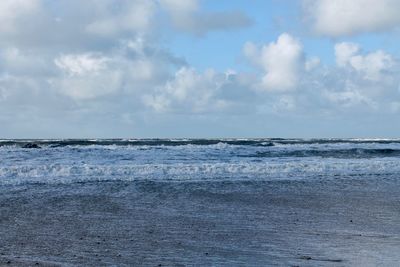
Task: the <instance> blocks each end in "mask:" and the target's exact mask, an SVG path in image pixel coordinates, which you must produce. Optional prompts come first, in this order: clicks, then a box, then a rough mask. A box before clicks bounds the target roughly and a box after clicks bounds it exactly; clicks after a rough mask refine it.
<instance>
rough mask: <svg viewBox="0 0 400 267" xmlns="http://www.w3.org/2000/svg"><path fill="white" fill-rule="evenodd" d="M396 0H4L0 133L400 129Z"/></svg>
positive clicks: (326, 133) (361, 132)
mask: <svg viewBox="0 0 400 267" xmlns="http://www.w3.org/2000/svg"><path fill="white" fill-rule="evenodd" d="M399 10H400V0H379V1H377V0H351V1H348V0H218V1H215V0H85V1H82V0H57V1H53V0H1V1H0V138H67V137H71V138H83V137H98V138H106V137H131V138H134V137H399V136H400V134H399V133H400V72H399V70H400V65H399V63H400V61H399V59H400V49H399V45H398V44H399V41H400V12H399Z"/></svg>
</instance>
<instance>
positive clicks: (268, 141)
mask: <svg viewBox="0 0 400 267" xmlns="http://www.w3.org/2000/svg"><path fill="white" fill-rule="evenodd" d="M220 143H222V144H227V145H234V146H257V147H271V146H275V145H313V144H315V145H318V144H320V145H321V144H340V143H350V144H372V143H374V144H392V143H396V144H400V139H284V138H260V139H57V140H51V139H50V140H49V139H48V140H43V139H20V140H14V139H3V140H0V147H2V146H13V147H19V148H40V147H50V148H52V147H66V146H93V145H97V146H186V145H198V146H210V145H217V144H220ZM36 146H37V147H36Z"/></svg>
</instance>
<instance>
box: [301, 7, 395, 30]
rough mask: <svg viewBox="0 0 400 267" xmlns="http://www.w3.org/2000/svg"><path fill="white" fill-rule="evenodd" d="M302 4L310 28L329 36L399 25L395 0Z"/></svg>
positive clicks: (390, 27)
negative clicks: (310, 25)
mask: <svg viewBox="0 0 400 267" xmlns="http://www.w3.org/2000/svg"><path fill="white" fill-rule="evenodd" d="M303 8H304V12H305V16H306V19H307V20H309V22H310V23H311V24H312V27H313V29H314V31H315V32H317V33H318V34H322V35H327V36H332V37H339V36H346V35H347V36H348V35H353V34H357V33H363V32H378V31H388V30H392V29H394V28H397V27H399V26H400V13H399V12H398V10H400V1H398V0H303Z"/></svg>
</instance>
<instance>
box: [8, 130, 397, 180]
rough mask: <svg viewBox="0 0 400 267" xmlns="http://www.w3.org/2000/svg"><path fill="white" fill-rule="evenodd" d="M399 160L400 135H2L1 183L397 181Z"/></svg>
mask: <svg viewBox="0 0 400 267" xmlns="http://www.w3.org/2000/svg"><path fill="white" fill-rule="evenodd" d="M30 145H35V147H34V148H31V147H30ZM399 158H400V139H280V138H266V139H102V140H97V139H94V140H75V139H74V140H68V139H63V140H0V159H1V161H0V185H19V184H69V183H77V182H103V181H138V180H150V181H176V182H185V181H186V182H189V181H208V182H217V181H275V180H287V181H293V180H327V179H350V178H351V179H356V178H360V179H368V177H371V176H372V177H377V176H379V177H381V179H390V178H397V176H398V175H399V174H400V164H399Z"/></svg>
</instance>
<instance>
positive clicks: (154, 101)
mask: <svg viewBox="0 0 400 267" xmlns="http://www.w3.org/2000/svg"><path fill="white" fill-rule="evenodd" d="M223 77H224V75H221V74H218V73H216V72H215V71H213V70H211V69H210V70H206V71H205V72H204V73H198V72H197V71H196V70H194V69H192V68H186V67H183V68H181V69H179V70H178V71H177V72H176V73H175V76H174V77H173V79H171V80H169V81H168V82H167V83H166V84H165V85H164V86H163V87H161V88H159V89H158V90H157V91H156V92H155V94H153V95H145V96H144V98H143V100H144V103H145V104H146V105H148V106H150V107H152V108H153V109H155V110H156V111H179V110H186V111H187V112H205V111H207V110H208V109H214V108H215V107H216V106H215V99H214V96H215V94H216V93H217V91H218V90H219V89H220V86H221V83H222V82H224V80H223ZM213 105H214V106H213Z"/></svg>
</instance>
